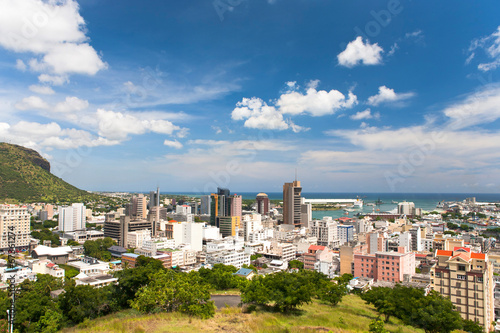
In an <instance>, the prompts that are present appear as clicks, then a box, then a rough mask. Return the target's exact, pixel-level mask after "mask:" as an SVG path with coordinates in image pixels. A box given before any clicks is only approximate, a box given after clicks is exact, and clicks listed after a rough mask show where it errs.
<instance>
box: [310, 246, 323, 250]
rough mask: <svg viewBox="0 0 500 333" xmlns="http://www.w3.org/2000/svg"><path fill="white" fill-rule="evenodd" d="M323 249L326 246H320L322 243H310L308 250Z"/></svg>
mask: <svg viewBox="0 0 500 333" xmlns="http://www.w3.org/2000/svg"><path fill="white" fill-rule="evenodd" d="M324 249H326V246H322V245H310V246H309V250H313V251H319V250H321V251H323V250H324Z"/></svg>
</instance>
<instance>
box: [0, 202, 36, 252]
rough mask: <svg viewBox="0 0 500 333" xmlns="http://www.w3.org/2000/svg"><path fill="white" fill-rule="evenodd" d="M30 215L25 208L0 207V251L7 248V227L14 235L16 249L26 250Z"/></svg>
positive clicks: (14, 206)
mask: <svg viewBox="0 0 500 333" xmlns="http://www.w3.org/2000/svg"><path fill="white" fill-rule="evenodd" d="M30 217H31V215H30V213H28V208H27V207H26V206H18V205H0V231H1V232H2V238H1V239H0V249H1V250H7V249H8V248H9V237H8V235H9V227H14V228H13V230H12V231H11V232H13V233H14V234H15V235H16V249H20V248H28V247H29V244H30V233H31V232H30Z"/></svg>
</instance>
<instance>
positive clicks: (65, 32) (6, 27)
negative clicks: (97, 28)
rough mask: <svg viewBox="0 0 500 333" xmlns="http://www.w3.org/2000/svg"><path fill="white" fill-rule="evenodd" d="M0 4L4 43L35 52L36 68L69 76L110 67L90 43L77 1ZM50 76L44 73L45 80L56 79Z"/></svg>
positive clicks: (10, 47) (33, 0)
mask: <svg viewBox="0 0 500 333" xmlns="http://www.w3.org/2000/svg"><path fill="white" fill-rule="evenodd" d="M0 6H1V7H2V11H1V12H0V46H2V47H4V48H5V49H7V50H10V51H14V52H17V53H26V52H27V53H32V54H35V55H36V58H33V59H31V60H30V61H29V64H30V68H31V69H32V70H34V71H39V72H42V73H44V74H56V75H58V76H67V75H68V74H86V75H94V74H95V73H97V72H98V71H99V70H102V69H105V68H107V64H106V63H104V62H103V61H102V60H101V57H100V56H99V55H98V54H97V52H96V51H95V50H94V48H92V47H91V46H90V45H89V44H88V37H87V36H86V35H85V21H84V19H83V18H82V17H81V16H80V14H79V6H78V3H77V2H76V1H74V0H62V1H41V0H1V1H0ZM18 67H19V63H18ZM21 68H22V66H21ZM43 79H45V80H43ZM47 79H48V78H47V77H44V76H41V77H40V81H42V82H51V81H54V80H47ZM57 82H58V81H57V80H56V83H57ZM59 82H60V81H59Z"/></svg>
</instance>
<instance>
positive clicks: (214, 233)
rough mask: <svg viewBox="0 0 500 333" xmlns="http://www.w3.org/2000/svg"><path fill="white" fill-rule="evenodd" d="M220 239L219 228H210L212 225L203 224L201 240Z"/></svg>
mask: <svg viewBox="0 0 500 333" xmlns="http://www.w3.org/2000/svg"><path fill="white" fill-rule="evenodd" d="M220 238H221V235H220V230H219V228H217V227H215V226H212V225H208V224H205V225H204V226H203V239H207V240H208V239H212V240H217V239H220Z"/></svg>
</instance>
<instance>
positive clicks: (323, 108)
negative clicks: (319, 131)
mask: <svg viewBox="0 0 500 333" xmlns="http://www.w3.org/2000/svg"><path fill="white" fill-rule="evenodd" d="M318 85H319V80H311V81H309V82H308V83H307V84H306V87H307V89H306V91H305V92H301V91H299V87H298V86H297V83H296V82H295V81H290V82H287V83H286V86H287V88H288V90H287V91H286V92H285V93H283V94H281V95H280V97H279V98H278V99H277V100H276V101H275V102H274V105H268V104H267V103H266V102H264V101H263V100H262V99H260V98H257V97H252V98H243V99H242V100H241V102H238V103H237V104H236V108H235V109H234V110H233V111H232V113H231V118H232V119H233V120H245V123H244V126H245V127H248V128H258V129H269V130H286V129H291V130H292V131H294V132H296V133H297V132H301V131H307V130H309V128H306V127H302V126H300V125H297V124H295V123H294V122H293V121H292V120H291V119H285V118H284V116H285V115H290V116H297V115H302V114H309V115H311V116H316V117H319V116H324V115H329V114H334V113H335V112H336V111H337V110H339V109H347V108H352V107H353V106H354V105H356V104H357V103H358V100H357V97H356V95H354V94H353V93H352V92H349V93H348V96H347V97H346V96H345V95H344V94H342V93H341V92H340V91H338V90H334V89H332V90H330V91H326V90H317V86H318Z"/></svg>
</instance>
